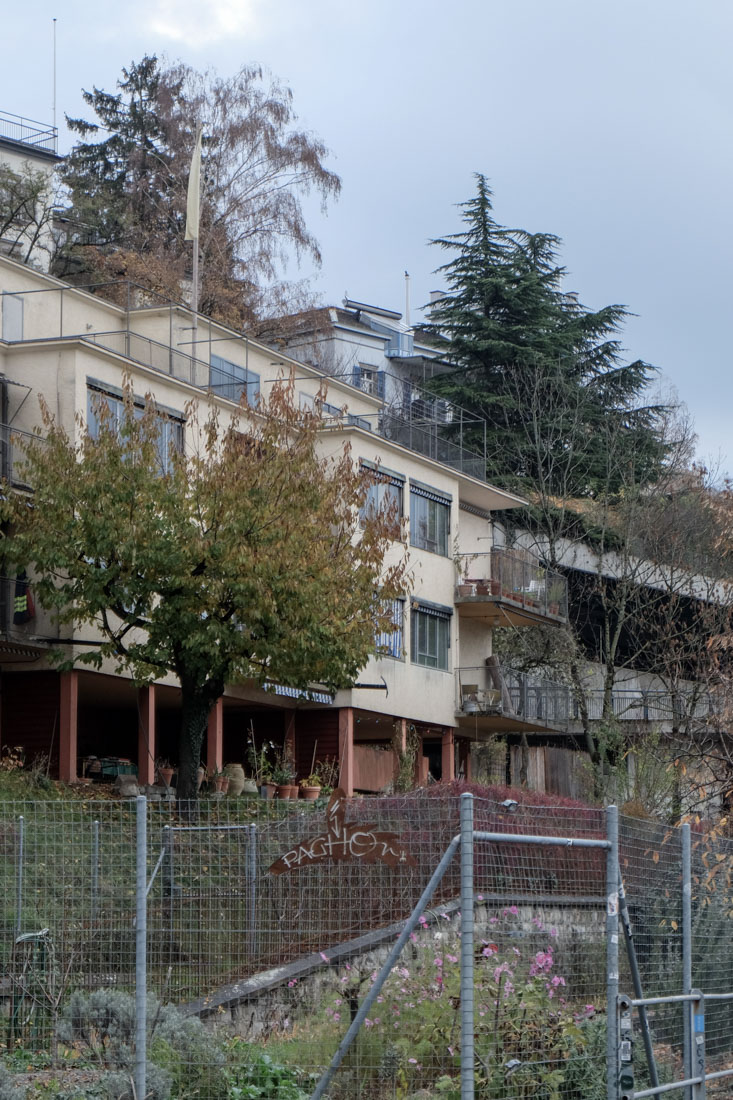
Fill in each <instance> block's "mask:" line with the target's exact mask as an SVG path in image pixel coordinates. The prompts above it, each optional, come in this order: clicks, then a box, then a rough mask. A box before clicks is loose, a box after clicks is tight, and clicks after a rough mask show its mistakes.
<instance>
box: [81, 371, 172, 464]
mask: <svg viewBox="0 0 733 1100" xmlns="http://www.w3.org/2000/svg"><path fill="white" fill-rule="evenodd" d="M103 409H106V410H107V411H106V413H104V412H103ZM133 411H134V413H135V417H136V418H137V419H138V420H139V419H140V418H141V417H142V415H143V413H144V411H145V404H144V402H143V401H142V400H140V399H138V398H135V404H134V409H133ZM124 413H125V403H124V401H123V398H122V394H121V393H110V392H109V391H108V390H106V389H102V388H100V387H97V386H96V385H88V386H87V425H88V427H89V434H90V436H91V437H92V439H96V438H97V437H98V436H99V432H100V429H101V427H102V421H103V420H104V421H106V423H107V424H108V425H109V427H110V429H111V430H112V431H114V432H117V433H119V430H120V425H121V424H122V421H123V419H124ZM155 423H156V429H157V441H156V450H157V452H158V459H159V461H160V468H161V472H162V473H164V474H167V473H169V472H170V469H171V453H172V452H171V448H172V449H173V450H175V451H178V452H179V454H180V453H182V452H183V420H180V419H178V417H176V416H172V415H170V414H166V413H156V416H155Z"/></svg>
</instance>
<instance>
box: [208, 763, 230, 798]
mask: <svg viewBox="0 0 733 1100" xmlns="http://www.w3.org/2000/svg"><path fill="white" fill-rule="evenodd" d="M211 779H212V781H213V784H214V790H215V791H218V792H219V793H220V794H226V793H227V791H228V790H229V776H228V775H225V774H224V772H223V771H221V770H220V769H219V768H214V770H213V771H212V773H211Z"/></svg>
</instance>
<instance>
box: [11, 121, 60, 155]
mask: <svg viewBox="0 0 733 1100" xmlns="http://www.w3.org/2000/svg"><path fill="white" fill-rule="evenodd" d="M0 138H8V139H9V140H10V141H17V142H20V144H21V145H32V146H34V147H35V148H36V149H45V150H46V152H48V153H55V152H56V151H57V148H58V130H57V129H56V127H55V126H47V125H45V124H44V123H43V122H36V121H35V120H34V119H32V118H23V117H22V115H13V114H9V113H8V112H7V111H0Z"/></svg>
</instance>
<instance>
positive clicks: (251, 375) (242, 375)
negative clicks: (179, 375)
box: [209, 355, 260, 405]
mask: <svg viewBox="0 0 733 1100" xmlns="http://www.w3.org/2000/svg"><path fill="white" fill-rule="evenodd" d="M209 386H210V387H211V389H212V391H213V392H214V393H217V394H219V396H220V397H227V398H229V400H230V401H236V402H237V403H239V401H240V399H241V397H242V395H243V394H244V395H245V397H246V401H247V404H248V405H256V404H257V403H258V401H259V399H260V376H259V374H256V373H255V372H254V371H252V370H247V368H246V367H240V366H239V364H238V363H231V362H230V361H229V360H228V359H222V357H221V356H220V355H212V356H211V365H210V368H209Z"/></svg>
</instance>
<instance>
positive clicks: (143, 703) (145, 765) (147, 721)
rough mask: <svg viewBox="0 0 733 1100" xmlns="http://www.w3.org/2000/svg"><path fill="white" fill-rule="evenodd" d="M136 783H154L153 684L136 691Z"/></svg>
mask: <svg viewBox="0 0 733 1100" xmlns="http://www.w3.org/2000/svg"><path fill="white" fill-rule="evenodd" d="M137 702H138V714H139V721H138V727H137V781H138V783H140V784H141V785H142V784H145V785H147V786H149V785H150V784H151V783H155V684H150V685H149V686H148V687H143V688H140V689H139V691H138V700H137Z"/></svg>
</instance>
